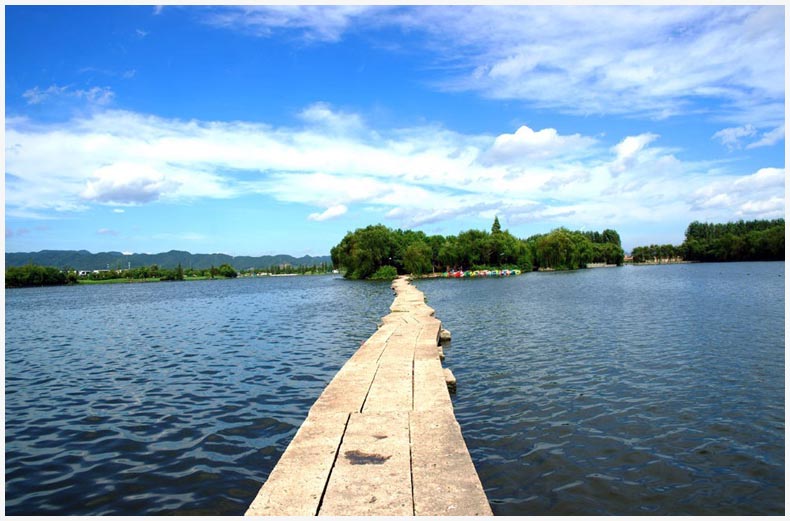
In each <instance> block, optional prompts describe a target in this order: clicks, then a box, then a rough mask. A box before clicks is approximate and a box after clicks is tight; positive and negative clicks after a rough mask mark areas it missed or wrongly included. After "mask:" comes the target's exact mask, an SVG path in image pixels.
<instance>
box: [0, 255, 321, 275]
mask: <svg viewBox="0 0 790 521" xmlns="http://www.w3.org/2000/svg"><path fill="white" fill-rule="evenodd" d="M30 263H32V264H37V265H39V266H54V267H56V268H61V269H75V270H101V269H125V268H128V267H132V268H139V267H140V266H150V265H152V264H156V265H157V266H159V267H161V268H168V269H172V268H175V267H176V266H178V264H179V263H180V264H181V266H182V267H183V268H184V269H186V268H195V269H206V268H210V267H211V266H220V265H222V264H230V265H231V266H233V267H234V268H236V270H238V271H243V270H248V269H250V268H256V269H259V268H260V269H265V268H269V267H271V266H279V265H284V264H290V265H291V266H313V265H319V264H321V263H326V264H329V265H331V263H332V258H331V257H330V256H329V255H323V256H318V257H312V256H310V255H305V256H304V257H298V258H297V257H293V256H291V255H262V256H260V257H251V256H237V257H234V256H232V255H226V254H224V253H189V252H188V251H178V250H170V251H168V252H164V253H132V254H124V253H121V252H119V251H106V252H100V253H91V252H89V251H86V250H79V251H77V250H41V251H38V252H30V253H24V252H12V253H9V252H6V254H5V265H6V267H9V266H24V265H26V264H30Z"/></svg>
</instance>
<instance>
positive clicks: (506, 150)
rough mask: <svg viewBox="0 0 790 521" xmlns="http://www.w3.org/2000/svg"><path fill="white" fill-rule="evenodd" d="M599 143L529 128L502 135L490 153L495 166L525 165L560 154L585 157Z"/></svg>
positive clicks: (548, 129) (551, 131) (582, 137)
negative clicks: (505, 164)
mask: <svg viewBox="0 0 790 521" xmlns="http://www.w3.org/2000/svg"><path fill="white" fill-rule="evenodd" d="M595 143H596V140H595V139H593V138H590V137H585V136H582V135H581V134H573V135H570V136H561V135H560V134H559V133H558V132H557V130H556V129H553V128H544V129H542V130H538V131H537V132H536V131H534V130H532V129H531V128H529V127H528V126H526V125H523V126H521V127H519V129H518V130H516V132H515V133H513V134H500V135H499V136H497V138H496V139H495V140H494V144H493V145H492V146H491V148H490V149H489V151H488V153H487V159H488V160H489V161H491V162H492V163H522V162H524V161H534V160H542V159H549V158H552V157H556V156H558V155H560V154H562V155H563V157H565V158H567V157H569V156H577V155H580V154H584V153H585V152H586V151H587V149H588V148H589V147H591V146H592V145H594V144H595Z"/></svg>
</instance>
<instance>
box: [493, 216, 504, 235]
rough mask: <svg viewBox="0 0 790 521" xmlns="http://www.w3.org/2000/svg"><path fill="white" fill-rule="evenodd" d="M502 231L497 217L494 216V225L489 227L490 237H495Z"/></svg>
mask: <svg viewBox="0 0 790 521" xmlns="http://www.w3.org/2000/svg"><path fill="white" fill-rule="evenodd" d="M501 231H502V227H501V226H500V225H499V217H498V216H496V215H495V216H494V224H492V225H491V235H495V234H497V233H500V232H501Z"/></svg>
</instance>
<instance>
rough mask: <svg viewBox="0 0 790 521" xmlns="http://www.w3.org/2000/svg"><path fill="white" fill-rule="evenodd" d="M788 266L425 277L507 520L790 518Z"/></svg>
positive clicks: (480, 462)
mask: <svg viewBox="0 0 790 521" xmlns="http://www.w3.org/2000/svg"><path fill="white" fill-rule="evenodd" d="M784 282H785V279H784V263H737V264H685V265H668V266H667V265H665V266H636V267H631V266H626V267H622V268H607V269H595V270H584V271H579V272H573V273H532V274H529V275H526V276H521V277H517V278H515V279H505V280H487V279H479V280H459V281H443V280H433V281H420V282H419V283H418V284H417V285H418V286H419V288H420V289H421V290H423V291H424V292H425V294H426V295H427V296H428V304H429V305H430V306H431V307H433V308H434V309H436V315H437V317H439V318H440V319H442V322H443V324H444V326H445V327H446V328H447V329H449V330H450V331H451V332H452V333H453V342H452V347H450V348H448V349H445V353H446V356H447V359H446V362H445V363H446V364H447V365H448V366H449V367H451V368H452V370H453V373H454V374H455V376H456V378H457V379H458V395H457V396H456V398H455V409H456V416H457V418H458V420H459V423H460V424H461V427H462V430H463V433H464V438H465V439H466V442H467V445H468V446H469V449H470V452H471V453H472V459H473V460H474V461H475V465H476V467H477V469H478V473H479V474H480V478H481V480H482V482H483V485H484V487H485V488H486V493H487V494H488V496H489V499H490V500H491V502H492V508H493V510H494V513H495V514H498V515H501V514H512V515H527V514H528V515H555V514H563V515H573V514H577V515H581V514H590V515H610V514H618V515H639V514H653V515H679V514H687V515H707V514H731V515H742V514H782V513H783V512H784V474H785V469H784V453H785V438H784V362H785V355H784V307H785V306H784Z"/></svg>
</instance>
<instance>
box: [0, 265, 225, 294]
mask: <svg viewBox="0 0 790 521" xmlns="http://www.w3.org/2000/svg"><path fill="white" fill-rule="evenodd" d="M237 276H238V272H237V271H236V270H235V269H234V268H233V266H231V265H230V264H222V265H220V266H219V267H215V266H211V267H210V268H206V269H202V270H199V269H193V268H187V269H184V268H182V266H181V264H178V266H176V267H175V268H173V269H167V268H161V267H159V266H158V265H156V264H152V265H150V266H140V267H137V268H131V269H125V270H121V269H118V270H101V271H95V272H91V273H88V274H87V275H83V276H79V275H78V274H77V272H76V271H75V270H60V269H58V268H55V267H52V266H38V265H36V264H27V265H25V266H9V267H7V268H6V271H5V285H6V287H7V288H23V287H31V286H58V285H65V284H78V283H79V282H80V281H84V280H88V281H108V280H116V279H126V280H130V281H131V280H150V279H153V280H159V281H168V280H185V279H187V278H211V279H213V278H215V277H224V278H236V277H237Z"/></svg>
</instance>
